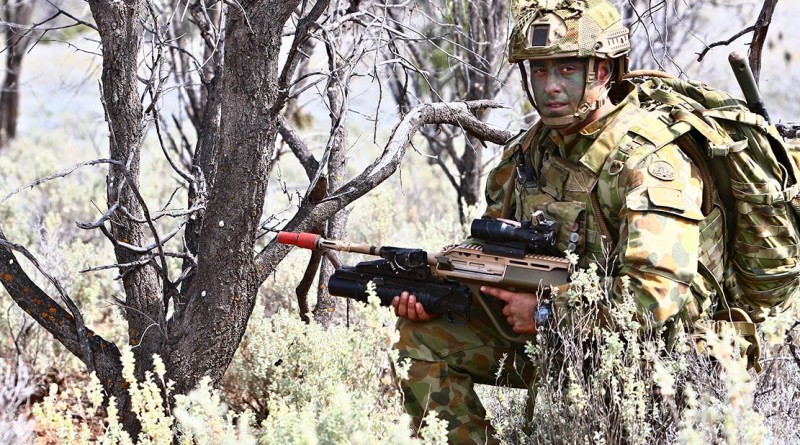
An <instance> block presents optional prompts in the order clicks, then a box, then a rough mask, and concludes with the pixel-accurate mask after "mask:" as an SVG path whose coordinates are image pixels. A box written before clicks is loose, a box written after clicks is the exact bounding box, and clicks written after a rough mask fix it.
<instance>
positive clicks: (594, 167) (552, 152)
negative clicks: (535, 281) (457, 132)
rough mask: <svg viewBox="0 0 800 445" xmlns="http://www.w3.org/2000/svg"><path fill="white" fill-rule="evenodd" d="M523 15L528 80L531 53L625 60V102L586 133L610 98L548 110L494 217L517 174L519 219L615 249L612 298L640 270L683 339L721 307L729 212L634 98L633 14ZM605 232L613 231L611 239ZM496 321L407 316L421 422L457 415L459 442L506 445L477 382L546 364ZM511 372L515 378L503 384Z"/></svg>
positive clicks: (655, 313)
mask: <svg viewBox="0 0 800 445" xmlns="http://www.w3.org/2000/svg"><path fill="white" fill-rule="evenodd" d="M515 17H516V21H517V24H516V26H515V28H514V31H512V36H511V42H510V44H509V60H510V61H511V62H512V63H519V65H520V69H521V70H522V71H523V78H525V75H524V73H525V71H524V66H523V63H524V62H525V61H527V60H547V59H552V58H559V57H573V58H574V57H577V58H590V59H591V58H596V59H608V60H614V61H615V63H614V67H615V70H616V71H615V72H613V73H611V75H612V79H614V80H616V81H617V85H616V87H615V91H614V93H615V94H613V95H612V96H613V97H624V99H623V100H621V101H620V102H619V103H617V105H616V106H615V108H614V109H613V110H612V111H611V112H610V113H608V114H607V115H606V116H604V117H602V118H601V119H599V120H596V121H594V122H592V123H591V124H589V125H587V126H586V127H584V128H583V129H582V130H581V131H580V132H578V133H577V134H572V135H570V136H568V137H564V136H562V135H561V133H559V132H558V131H555V130H553V129H554V128H555V129H563V128H567V127H569V126H570V125H575V124H577V123H580V122H583V121H584V120H585V119H586V118H587V116H589V114H590V113H591V112H592V110H594V109H597V107H599V106H600V104H601V102H600V101H601V100H605V98H598V99H596V100H595V102H594V103H589V102H584V103H583V104H581V105H580V106H578V107H577V109H576V111H575V113H574V114H572V115H567V116H563V117H550V118H546V117H545V116H544V115H542V116H541V117H542V121H543V123H544V125H543V126H535V127H534V128H532V129H530V130H528V131H526V132H523V133H521V134H520V135H518V136H516V137H515V138H512V139H511V140H510V141H509V142H508V143H507V145H506V147H505V149H504V151H503V155H502V159H501V160H500V163H499V165H498V166H497V167H495V169H494V170H493V171H492V172H491V173H490V175H489V178H488V182H487V190H486V199H487V204H488V207H487V211H486V214H487V215H488V216H491V217H499V216H500V214H501V209H502V206H503V202H504V199H503V198H504V196H503V195H504V190H505V186H506V184H507V182H508V181H509V179H510V178H512V175H513V176H514V178H512V180H513V181H514V182H513V185H514V187H513V189H512V191H513V195H512V197H511V198H510V210H511V213H510V215H512V216H514V217H515V218H516V219H517V220H524V219H531V215H532V213H533V212H534V211H537V210H540V211H543V212H544V213H545V214H546V215H547V216H549V217H550V218H553V219H555V220H556V221H558V223H559V224H558V230H559V233H558V239H557V248H558V250H559V251H566V250H571V251H574V252H575V253H576V254H577V255H578V256H579V258H580V260H579V265H580V266H581V267H587V266H588V265H589V264H590V263H591V262H599V263H600V264H601V265H605V264H606V257H607V256H608V255H607V253H610V254H612V255H613V256H615V257H616V265H617V267H616V268H615V269H614V270H613V271H612V276H613V283H610V284H611V289H612V297H614V298H617V297H618V294H619V292H620V290H621V282H622V277H627V278H628V279H629V289H630V290H632V291H633V293H634V295H635V297H636V299H637V303H638V307H639V313H640V315H641V317H642V320H643V321H644V322H645V323H644V324H645V325H646V326H649V327H650V328H651V329H660V328H665V330H666V332H667V335H672V334H674V333H676V332H678V331H680V330H682V329H685V328H686V327H687V326H690V325H692V324H694V322H695V321H696V320H698V319H700V318H702V317H705V316H706V315H705V313H706V311H707V309H708V308H709V307H711V306H712V303H713V302H712V301H711V300H712V299H713V297H712V295H713V291H712V290H711V289H712V288H713V285H712V282H714V281H716V282H717V283H718V282H720V281H721V280H722V274H723V264H724V258H723V257H724V253H725V252H724V249H723V239H722V238H723V230H722V226H723V219H724V218H723V217H722V216H721V210H720V209H719V207H718V206H717V208H715V209H714V210H713V211H712V212H710V213H709V214H708V215H707V216H705V217H704V215H703V212H702V211H701V205H702V203H703V183H702V180H701V179H700V178H701V176H700V173H699V171H698V169H697V168H696V167H695V165H694V164H693V163H692V162H691V161H690V160H689V158H688V157H687V156H686V155H685V154H684V152H683V151H682V150H681V149H680V148H679V147H678V146H677V145H675V144H674V143H673V140H674V139H675V135H674V134H672V133H671V131H670V128H669V123H671V118H670V115H669V114H668V113H666V112H663V111H659V110H653V109H648V110H645V109H643V108H642V107H641V106H640V104H639V101H638V96H637V94H635V93H630V91H631V90H630V89H629V90H628V93H630V94H625V91H624V89H625V88H626V86H627V87H629V86H630V84H627V83H626V82H622V81H621V77H622V75H623V74H624V72H625V71H626V67H627V56H626V54H627V51H628V50H629V48H630V47H629V43H628V40H627V36H628V31H627V29H626V28H624V27H623V26H622V25H621V19H620V17H619V14H618V13H617V11H616V9H615V8H614V7H613V6H612V5H610V4H608V3H606V2H605V1H603V0H585V1H584V0H582V1H557V0H519V1H518V2H517V5H516V8H515ZM587 67H588V68H587V74H586V79H585V82H586V86H585V88H586V92H588V91H589V90H590V88H593V86H592V85H593V84H592V79H596V78H597V77H596V76H597V72H596V71H595V69H596V65H595V64H594V63H588V64H587ZM526 85H527V84H526ZM526 89H527V86H526ZM620 89H621V90H620ZM620 91H621V92H622V93H623V94H618V93H619V92H620ZM528 93H529V96H530V98H531V102H532V103H533V104H534V106H535V107H536V106H537V105H536V103H535V99H534V98H533V96H531V95H530V92H529V91H528ZM586 94H587V93H584V97H587V96H586ZM540 115H541V113H540ZM567 133H568V132H567ZM518 172H524V173H525V174H523V175H521V177H520V175H518ZM593 191H594V194H595V196H596V199H593ZM601 227H606V228H607V229H608V230H607V233H608V236H609V237H610V238H612V239H610V240H609V239H604V237H603V230H601ZM610 245H614V246H615V248H614V250H613V251H612V252H609V246H610ZM698 261H700V262H701V263H702V264H703V265H704V266H703V269H704V270H703V273H698ZM487 318H488V317H487V315H486V314H485V313H482V311H481V309H479V308H478V307H475V308H473V310H472V318H471V321H470V323H469V324H467V325H466V326H454V325H451V324H448V323H447V321H446V320H444V317H438V318H437V319H435V320H433V321H430V322H426V323H419V322H411V321H408V320H404V319H403V320H401V321H400V322H399V324H398V328H399V330H400V336H401V338H400V341H399V342H398V344H397V347H398V349H399V350H400V352H401V356H402V357H409V358H410V359H411V360H412V366H411V374H410V378H409V380H408V381H407V382H404V383H403V391H404V394H405V404H406V410H407V411H408V412H409V413H410V414H411V415H412V416H413V417H414V420H415V422H417V423H419V422H420V420H421V418H422V417H423V416H424V414H425V413H426V412H427V411H428V410H436V411H437V412H438V413H439V414H440V416H441V417H443V418H444V419H446V420H447V421H448V422H449V427H450V432H449V440H450V442H451V443H459V444H462V443H481V444H482V443H496V440H495V439H494V438H493V434H492V430H491V425H490V424H489V422H488V421H486V420H485V418H484V417H485V411H484V409H483V406H482V405H481V403H480V401H479V400H478V397H477V395H476V394H475V391H474V388H473V385H474V383H489V384H507V383H508V384H511V385H513V386H517V387H525V386H526V382H530V381H531V380H530V377H531V376H532V375H533V373H534V372H535V369H532V368H533V367H532V365H531V363H530V362H528V361H526V358H525V355H524V350H523V346H522V345H520V344H514V343H512V342H509V341H507V340H504V339H503V337H501V336H500V335H499V334H498V332H497V330H496V328H495V327H494V326H493V325H492V323H490V322H489V321H488V319H487ZM501 319H502V318H501ZM505 354H507V360H506V361H505V364H506V365H507V366H508V365H512V364H513V363H514V362H516V363H517V364H518V365H520V366H522V367H521V368H519V369H520V370H518V371H514V370H511V369H508V370H507V371H508V372H505V373H498V371H499V370H498V368H499V365H498V362H499V361H500V359H501V358H502V357H503V356H504V355H505ZM526 363H527V366H525V364H526ZM497 375H500V376H502V379H503V380H504V381H501V382H496V381H495V379H496V376H497ZM506 379H507V381H505V380H506Z"/></svg>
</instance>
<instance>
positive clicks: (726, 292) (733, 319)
mask: <svg viewBox="0 0 800 445" xmlns="http://www.w3.org/2000/svg"><path fill="white" fill-rule="evenodd" d="M633 82H634V83H635V84H636V86H637V90H638V94H639V99H640V102H641V104H642V107H643V108H646V109H651V110H658V111H660V112H661V113H658V115H660V116H661V120H662V121H663V125H662V126H661V131H656V133H655V134H652V135H650V137H648V139H650V140H651V141H652V140H655V141H657V143H656V145H657V146H656V147H655V149H658V148H660V147H661V146H664V145H666V144H667V143H672V142H674V143H675V144H677V145H678V146H679V147H680V148H681V149H682V150H683V151H684V153H685V154H686V155H687V156H688V157H689V158H690V159H692V161H693V162H694V164H695V165H696V166H697V167H698V169H699V170H700V172H701V175H702V176H703V178H704V180H703V182H704V184H709V183H710V182H713V183H715V184H716V189H717V191H718V193H719V197H720V200H721V201H722V204H723V207H724V212H723V213H724V217H725V218H724V219H725V222H724V225H725V237H726V249H727V255H726V256H727V260H726V264H724V265H719V267H720V268H721V269H720V270H724V272H723V274H722V275H723V280H722V282H721V283H720V282H718V281H717V280H716V279H714V278H713V275H715V274H713V273H709V270H708V265H707V264H703V262H702V261H701V264H699V265H698V267H699V272H700V273H705V274H706V276H711V278H712V282H714V283H715V287H716V291H717V293H718V296H719V302H720V303H719V304H720V306H721V307H719V308H718V309H719V310H718V311H717V312H716V313H715V314H714V315H713V317H712V318H713V319H714V320H717V321H718V322H720V323H718V324H713V323H712V325H711V329H712V330H716V331H717V332H718V331H719V330H720V329H721V327H722V325H723V324H728V325H730V324H731V323H732V324H733V327H734V329H736V330H737V331H738V332H739V333H740V334H741V335H742V336H743V337H745V339H747V340H748V341H749V342H750V343H751V348H750V349H751V350H749V351H747V355H748V356H749V357H750V359H751V363H750V364H751V365H753V366H755V367H756V369H759V367H758V363H757V358H758V354H759V352H760V351H759V349H760V347H759V344H758V337H757V335H756V332H755V325H754V323H753V322H760V321H763V320H764V317H765V316H766V314H767V313H769V312H770V311H776V310H777V311H780V310H784V309H786V308H787V307H789V305H790V304H791V303H792V301H793V297H794V296H795V294H796V293H797V291H798V289H800V234H799V233H800V226H798V219H799V218H800V197H798V194H799V193H800V184H798V178H800V170H798V167H797V164H796V162H795V160H794V159H793V157H792V153H791V151H790V150H789V148H788V145H787V144H786V143H785V141H784V139H783V137H782V136H781V135H780V134H779V133H778V131H777V129H776V127H775V126H773V125H770V124H769V123H768V122H767V121H766V120H765V119H764V118H763V117H762V116H760V115H758V114H755V113H753V112H751V111H750V110H749V109H748V108H747V105H746V103H745V102H744V101H743V100H741V99H738V98H735V97H733V96H732V95H730V94H728V93H726V92H724V91H720V90H715V89H713V88H710V87H707V86H705V85H703V84H701V83H699V82H694V81H684V80H680V79H675V78H671V77H669V78H668V77H664V78H661V77H646V78H635V79H633ZM633 131H634V132H635V130H633ZM712 194H713V187H707V186H706V187H705V189H704V199H703V209H702V210H703V214H704V215H708V214H709V212H710V211H711V210H712V207H713V205H714V203H713V201H714V200H713V195H712ZM713 261H718V259H717V260H714V259H710V260H709V261H707V263H708V262H712V263H713ZM716 275H717V276H719V275H718V274H716Z"/></svg>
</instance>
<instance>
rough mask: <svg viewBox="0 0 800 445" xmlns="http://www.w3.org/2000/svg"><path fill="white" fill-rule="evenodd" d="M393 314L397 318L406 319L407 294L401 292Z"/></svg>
mask: <svg viewBox="0 0 800 445" xmlns="http://www.w3.org/2000/svg"><path fill="white" fill-rule="evenodd" d="M395 313H396V314H397V316H398V317H402V318H408V292H403V293H401V294H400V298H399V299H398V301H397V308H396V310H395Z"/></svg>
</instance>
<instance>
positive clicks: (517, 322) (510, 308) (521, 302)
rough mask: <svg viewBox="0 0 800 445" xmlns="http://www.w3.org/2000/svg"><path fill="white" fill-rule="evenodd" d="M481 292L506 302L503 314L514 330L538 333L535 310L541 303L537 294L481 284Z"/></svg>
mask: <svg viewBox="0 0 800 445" xmlns="http://www.w3.org/2000/svg"><path fill="white" fill-rule="evenodd" d="M481 292H483V293H484V294H486V295H491V296H493V297H495V298H498V299H500V300H503V301H505V302H506V305H505V306H504V307H503V315H505V316H506V321H507V322H508V324H510V325H511V328H512V329H513V331H514V332H516V333H518V334H535V333H536V322H535V321H534V320H533V311H534V310H535V309H536V306H538V305H539V299H538V298H537V297H536V295H535V294H529V293H517V292H511V291H510V290H505V289H499V288H496V287H490V286H481Z"/></svg>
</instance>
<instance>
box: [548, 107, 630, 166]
mask: <svg viewBox="0 0 800 445" xmlns="http://www.w3.org/2000/svg"><path fill="white" fill-rule="evenodd" d="M638 109H639V98H638V95H637V94H636V92H632V93H631V94H628V95H627V96H626V97H625V98H624V99H623V100H622V101H621V102H619V103H618V104H617V105H616V106H615V107H614V108H613V109H612V110H610V111H609V112H608V113H607V114H606V115H605V116H603V117H601V118H600V119H597V120H596V121H594V122H592V123H590V124H589V125H587V126H585V127H584V128H582V129H581V130H580V131H578V132H577V133H575V134H572V135H569V136H566V137H565V136H562V135H561V133H559V132H558V131H555V130H551V131H550V139H551V140H552V141H553V142H554V143H555V145H556V147H557V148H558V151H559V154H560V155H561V157H563V158H564V159H567V160H570V161H572V162H575V163H578V164H581V165H583V166H584V167H586V168H588V169H589V170H591V171H592V172H594V173H595V174H598V173H599V172H600V170H601V169H602V168H603V165H604V164H605V162H606V159H608V156H609V155H610V154H611V152H612V151H613V150H614V148H615V147H616V145H617V143H618V142H619V140H620V139H621V137H622V136H623V135H624V134H625V133H626V132H627V129H628V127H629V126H630V125H626V124H625V123H624V122H625V121H627V120H628V119H627V116H629V115H630V114H631V113H632V112H634V111H636V110H638ZM616 122H619V125H616V124H614V123H616Z"/></svg>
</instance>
